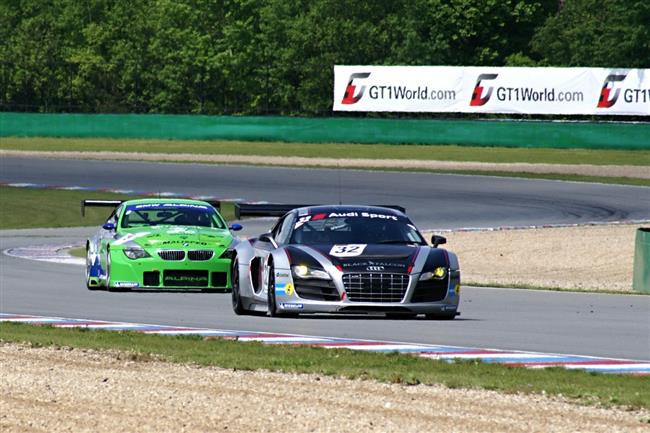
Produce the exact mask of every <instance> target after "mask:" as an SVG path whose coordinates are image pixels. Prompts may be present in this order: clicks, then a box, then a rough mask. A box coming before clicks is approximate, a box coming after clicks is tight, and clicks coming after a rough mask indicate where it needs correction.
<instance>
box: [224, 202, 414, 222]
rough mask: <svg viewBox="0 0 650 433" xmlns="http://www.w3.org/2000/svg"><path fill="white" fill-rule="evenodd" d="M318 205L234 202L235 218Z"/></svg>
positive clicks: (270, 215)
mask: <svg viewBox="0 0 650 433" xmlns="http://www.w3.org/2000/svg"><path fill="white" fill-rule="evenodd" d="M310 206H319V205H314V204H278V203H264V204H252V203H235V219H238V220H239V219H242V217H281V216H282V215H284V214H286V213H287V212H289V211H292V210H294V209H297V208H300V207H310ZM377 206H379V207H386V208H389V209H394V210H397V211H400V212H402V213H404V214H405V213H406V209H405V208H404V207H402V206H397V205H377Z"/></svg>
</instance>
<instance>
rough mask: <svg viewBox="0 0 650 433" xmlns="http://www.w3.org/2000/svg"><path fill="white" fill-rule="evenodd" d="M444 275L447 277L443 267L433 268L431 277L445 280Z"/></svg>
mask: <svg viewBox="0 0 650 433" xmlns="http://www.w3.org/2000/svg"><path fill="white" fill-rule="evenodd" d="M445 275H447V269H445V268H443V267H439V268H435V269H434V270H433V276H434V277H436V278H445Z"/></svg>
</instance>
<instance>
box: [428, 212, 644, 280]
mask: <svg viewBox="0 0 650 433" xmlns="http://www.w3.org/2000/svg"><path fill="white" fill-rule="evenodd" d="M640 227H650V223H648V224H645V225H639V224H609V225H594V226H580V227H555V228H537V229H517V230H492V231H490V230H485V231H456V232H441V233H440V234H442V235H443V236H445V237H446V238H447V244H446V245H445V248H448V249H449V250H451V251H454V252H455V253H456V254H457V255H458V258H459V260H460V268H461V275H462V279H463V283H464V284H466V285H472V284H480V285H487V286H489V285H497V286H506V287H512V286H525V287H536V288H562V289H569V290H591V291H608V292H620V293H632V292H633V289H632V273H633V266H634V265H633V263H634V243H635V236H636V232H637V229H638V228H640ZM427 237H430V236H427Z"/></svg>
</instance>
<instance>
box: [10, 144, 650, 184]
mask: <svg viewBox="0 0 650 433" xmlns="http://www.w3.org/2000/svg"><path fill="white" fill-rule="evenodd" d="M0 156H37V157H44V158H64V159H65V158H72V159H96V160H122V161H167V162H172V161H173V162H204V163H215V164H218V163H228V164H263V165H276V166H285V167H287V166H300V167H339V166H340V167H346V168H379V169H396V168H397V169H405V170H408V169H417V170H441V171H444V170H449V171H453V170H469V171H479V172H480V171H500V172H508V173H537V174H573V175H582V176H601V177H629V178H637V179H650V170H648V167H647V166H634V165H589V164H528V163H488V162H462V161H423V160H405V159H369V158H359V159H349V158H343V159H341V158H304V157H286V156H251V155H197V154H190V153H176V154H169V153H140V152H67V151H61V152H46V151H22V150H0Z"/></svg>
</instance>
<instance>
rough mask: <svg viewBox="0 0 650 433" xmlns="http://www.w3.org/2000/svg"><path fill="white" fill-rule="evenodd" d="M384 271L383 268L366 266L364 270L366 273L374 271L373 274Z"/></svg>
mask: <svg viewBox="0 0 650 433" xmlns="http://www.w3.org/2000/svg"><path fill="white" fill-rule="evenodd" d="M384 269H386V268H385V267H383V266H368V267H367V268H366V271H375V272H377V271H383V270H384Z"/></svg>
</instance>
